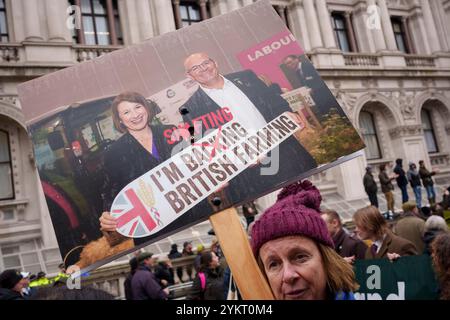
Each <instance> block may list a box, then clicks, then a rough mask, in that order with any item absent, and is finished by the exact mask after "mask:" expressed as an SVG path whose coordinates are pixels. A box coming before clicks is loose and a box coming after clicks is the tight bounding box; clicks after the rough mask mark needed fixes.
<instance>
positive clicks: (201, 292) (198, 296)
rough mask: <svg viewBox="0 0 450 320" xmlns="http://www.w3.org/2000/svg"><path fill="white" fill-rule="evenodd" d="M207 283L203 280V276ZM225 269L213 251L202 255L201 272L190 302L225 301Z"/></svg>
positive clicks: (195, 281)
mask: <svg viewBox="0 0 450 320" xmlns="http://www.w3.org/2000/svg"><path fill="white" fill-rule="evenodd" d="M202 274H203V276H204V279H205V281H204V282H203V280H202V279H201V278H202V277H203V276H202ZM223 294H224V280H223V269H222V268H221V267H220V262H219V257H217V256H216V254H215V253H214V252H212V251H205V252H203V253H202V258H201V268H200V272H198V273H197V275H196V276H195V279H194V283H193V284H192V288H191V291H190V293H189V294H188V298H187V299H188V300H224V296H223Z"/></svg>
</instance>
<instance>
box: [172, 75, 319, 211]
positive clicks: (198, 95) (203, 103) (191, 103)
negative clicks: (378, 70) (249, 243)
mask: <svg viewBox="0 0 450 320" xmlns="http://www.w3.org/2000/svg"><path fill="white" fill-rule="evenodd" d="M224 77H225V78H227V79H228V80H230V81H231V82H232V83H233V84H234V85H236V86H237V87H238V88H239V89H240V90H241V91H242V92H243V93H244V94H245V95H246V96H247V97H248V98H249V99H250V101H251V102H252V103H253V104H254V105H255V107H256V108H257V109H258V110H259V112H260V113H261V115H262V116H263V117H264V119H265V120H266V122H270V121H271V120H273V119H274V118H276V117H277V116H279V115H280V114H282V113H283V112H286V111H292V110H291V109H290V107H289V105H288V103H287V101H286V100H284V99H283V98H282V97H281V96H280V95H277V94H274V91H273V90H271V89H269V88H268V87H267V86H266V85H265V84H264V82H262V81H261V80H260V79H259V78H258V77H257V76H256V75H255V74H254V73H253V72H252V71H250V70H245V71H240V72H235V73H232V74H228V75H226V76H224ZM219 109H220V106H219V105H217V104H216V103H215V102H214V100H212V99H211V98H210V97H209V96H208V95H207V94H206V93H205V92H204V91H203V89H201V88H199V89H198V90H197V91H196V92H195V93H194V94H193V95H192V96H191V98H190V99H189V100H188V101H186V103H185V104H183V105H182V106H181V107H180V113H181V114H182V115H183V120H184V121H185V122H188V123H190V124H192V123H191V122H192V120H193V119H195V118H197V117H200V116H202V115H204V114H207V113H210V112H216V111H217V110H219ZM205 131H206V128H205V127H203V132H205ZM279 156H280V164H279V171H278V173H277V174H276V175H270V176H269V175H260V167H261V166H256V167H254V168H248V169H246V170H245V172H244V173H241V174H240V175H239V176H238V177H236V178H234V179H233V180H232V183H231V184H230V186H229V187H228V188H227V189H228V191H229V195H228V196H230V197H231V201H232V202H233V203H236V204H237V203H239V204H241V203H243V202H248V201H249V200H251V199H254V198H255V196H256V195H261V193H267V192H268V191H273V190H276V189H278V188H280V187H281V184H283V183H285V182H286V181H288V180H295V177H296V176H299V175H300V174H301V173H303V172H305V171H308V170H311V169H313V168H315V167H317V163H316V161H315V160H314V158H313V157H312V156H311V155H310V154H309V153H308V151H306V150H305V149H304V148H303V146H302V145H301V144H300V143H299V142H298V141H297V140H296V139H295V138H294V137H293V136H291V137H289V138H288V139H286V140H285V141H283V142H282V143H281V145H280V147H279ZM237 184H239V185H240V188H237V187H236V185H237ZM264 191H265V192H264Z"/></svg>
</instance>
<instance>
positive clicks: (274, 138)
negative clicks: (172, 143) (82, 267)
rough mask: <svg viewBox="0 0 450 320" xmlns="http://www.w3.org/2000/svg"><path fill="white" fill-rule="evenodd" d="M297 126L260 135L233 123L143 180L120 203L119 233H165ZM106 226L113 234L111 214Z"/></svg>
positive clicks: (289, 118) (288, 121) (284, 123)
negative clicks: (174, 222)
mask: <svg viewBox="0 0 450 320" xmlns="http://www.w3.org/2000/svg"><path fill="white" fill-rule="evenodd" d="M295 120H296V118H295V116H293V115H292V114H291V113H285V114H282V115H280V116H278V117H277V118H275V119H274V120H272V121H271V122H269V123H268V124H267V125H266V126H265V127H263V128H261V129H260V130H258V131H257V132H250V131H247V130H246V129H245V128H243V127H242V125H241V124H240V123H239V122H229V123H227V124H225V125H224V126H223V127H221V128H220V130H218V131H217V130H216V131H215V132H213V133H212V134H210V135H207V136H206V137H205V138H203V139H201V140H199V141H198V143H196V144H193V145H191V146H189V147H188V148H186V149H185V150H183V151H181V152H180V153H178V154H176V155H174V156H173V157H172V158H171V159H169V160H167V161H165V162H163V163H162V164H160V165H159V166H157V167H155V168H154V169H152V170H151V171H149V172H147V173H145V174H144V175H142V176H140V177H139V178H137V179H136V180H134V181H133V182H131V183H129V184H128V185H127V186H126V187H125V188H124V189H123V190H122V191H121V192H120V193H119V194H118V195H117V196H116V198H115V199H114V202H113V205H112V207H111V217H112V218H115V219H117V231H118V232H119V233H121V234H122V235H124V236H126V237H133V238H141V237H146V236H149V235H151V234H154V233H156V232H158V231H160V230H162V229H163V228H164V227H165V226H167V225H169V224H170V223H172V222H173V221H174V220H176V219H177V218H179V217H180V216H181V215H182V214H183V213H185V212H186V211H188V210H189V209H191V208H192V207H194V206H195V205H196V204H198V203H199V202H201V201H202V200H203V199H205V198H207V197H208V196H209V195H210V194H212V193H214V192H216V191H217V190H218V189H220V188H223V186H224V184H225V185H226V184H227V183H228V181H230V180H231V179H232V178H234V177H235V176H237V175H238V174H239V173H241V172H242V171H243V170H245V169H246V168H248V167H249V166H250V165H251V164H252V163H254V162H255V161H257V160H258V158H260V157H261V156H263V155H265V154H267V153H268V152H269V151H271V150H272V149H273V148H275V147H277V146H278V145H279V144H280V143H282V142H283V141H284V140H286V139H287V138H288V137H290V136H291V135H292V134H293V133H294V132H296V131H297V130H299V129H301V128H302V126H300V125H299V124H298V123H297V121H295ZM217 132H218V134H216V133H217ZM207 146H221V147H217V148H214V149H213V150H210V148H208V147H207ZM153 190H155V191H158V192H153ZM101 222H103V224H104V227H105V228H108V229H109V228H110V227H112V226H113V225H114V223H113V221H112V220H110V219H109V215H108V214H106V213H105V214H104V215H103V216H102V219H101Z"/></svg>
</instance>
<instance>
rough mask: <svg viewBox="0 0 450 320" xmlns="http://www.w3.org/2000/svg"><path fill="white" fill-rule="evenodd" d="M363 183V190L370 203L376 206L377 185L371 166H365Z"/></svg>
mask: <svg viewBox="0 0 450 320" xmlns="http://www.w3.org/2000/svg"><path fill="white" fill-rule="evenodd" d="M363 185H364V190H365V191H366V193H367V195H368V196H369V200H370V204H371V205H373V206H375V207H377V208H378V197H377V191H378V186H377V183H376V182H375V179H374V178H373V174H372V167H371V166H367V167H366V174H365V175H364V178H363Z"/></svg>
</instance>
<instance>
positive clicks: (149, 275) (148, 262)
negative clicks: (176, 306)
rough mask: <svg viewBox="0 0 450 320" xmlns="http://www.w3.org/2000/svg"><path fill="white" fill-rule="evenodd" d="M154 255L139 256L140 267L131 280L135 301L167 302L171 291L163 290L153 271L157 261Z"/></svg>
mask: <svg viewBox="0 0 450 320" xmlns="http://www.w3.org/2000/svg"><path fill="white" fill-rule="evenodd" d="M152 256H153V254H152V253H148V252H144V253H142V254H140V255H139V257H138V261H139V267H138V269H137V270H136V272H135V274H134V276H133V279H132V280H131V290H132V294H133V300H166V299H167V296H168V295H169V289H167V288H165V289H163V288H162V287H161V286H160V284H159V282H158V280H157V279H156V277H155V275H154V274H153V272H152V271H151V268H152V267H153V265H154V263H155V260H154V259H153V258H152Z"/></svg>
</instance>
